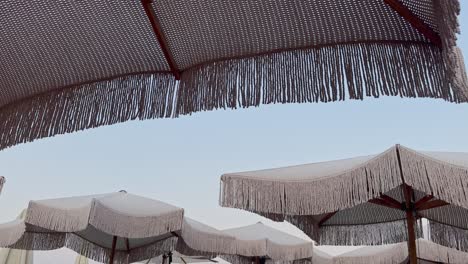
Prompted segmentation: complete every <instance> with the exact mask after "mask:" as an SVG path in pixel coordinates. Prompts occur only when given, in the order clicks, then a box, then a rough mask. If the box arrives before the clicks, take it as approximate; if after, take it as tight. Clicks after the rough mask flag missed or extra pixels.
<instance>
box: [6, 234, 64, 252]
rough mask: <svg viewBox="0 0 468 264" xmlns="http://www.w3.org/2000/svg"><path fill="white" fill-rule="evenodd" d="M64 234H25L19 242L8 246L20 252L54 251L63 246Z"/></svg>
mask: <svg viewBox="0 0 468 264" xmlns="http://www.w3.org/2000/svg"><path fill="white" fill-rule="evenodd" d="M65 238H66V236H65V233H43V232H25V233H24V234H23V236H22V237H21V239H20V240H18V241H17V242H16V243H14V244H10V245H8V247H9V248H13V249H21V250H54V249H59V248H62V247H63V246H64V245H65Z"/></svg>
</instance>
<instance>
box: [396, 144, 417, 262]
mask: <svg viewBox="0 0 468 264" xmlns="http://www.w3.org/2000/svg"><path fill="white" fill-rule="evenodd" d="M396 155H397V159H398V167H399V169H400V176H401V181H402V182H403V185H402V188H403V195H404V197H405V212H406V226H407V228H408V256H409V263H410V264H417V263H418V257H417V255H416V232H415V231H414V224H415V222H416V221H415V217H414V211H413V210H414V208H413V207H414V205H413V203H412V197H413V188H412V187H411V186H409V185H407V184H406V183H405V177H404V176H403V166H402V165H401V156H400V145H397V146H396Z"/></svg>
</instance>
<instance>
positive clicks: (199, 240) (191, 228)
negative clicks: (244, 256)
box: [176, 217, 236, 259]
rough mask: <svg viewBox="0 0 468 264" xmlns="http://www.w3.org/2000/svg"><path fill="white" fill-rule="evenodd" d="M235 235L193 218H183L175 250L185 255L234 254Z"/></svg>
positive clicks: (213, 255) (210, 255)
mask: <svg viewBox="0 0 468 264" xmlns="http://www.w3.org/2000/svg"><path fill="white" fill-rule="evenodd" d="M235 244H236V243H235V237H234V236H232V235H229V234H227V233H225V232H222V231H220V230H218V229H215V228H213V227H211V226H208V225H205V224H203V223H200V222H198V221H195V220H193V219H190V218H187V217H185V218H184V222H183V225H182V230H181V231H180V236H179V239H178V241H177V246H176V250H177V251H178V252H179V253H181V254H183V255H185V256H192V257H194V256H204V257H206V258H208V259H211V258H215V257H216V256H217V255H220V254H235V248H236V246H235Z"/></svg>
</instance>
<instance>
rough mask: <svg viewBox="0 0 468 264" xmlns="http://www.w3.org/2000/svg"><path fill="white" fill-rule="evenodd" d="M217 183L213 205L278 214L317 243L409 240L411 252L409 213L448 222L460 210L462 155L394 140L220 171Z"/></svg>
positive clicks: (467, 182)
mask: <svg viewBox="0 0 468 264" xmlns="http://www.w3.org/2000/svg"><path fill="white" fill-rule="evenodd" d="M221 182H222V191H221V196H220V197H221V205H223V206H226V207H234V208H240V209H245V210H248V211H252V212H256V213H259V214H261V215H264V216H267V217H269V218H271V219H273V220H284V219H286V220H288V221H290V222H292V223H293V224H295V225H297V226H298V227H299V228H301V229H302V230H303V231H304V232H306V233H307V234H308V235H309V236H311V237H312V238H314V239H316V240H317V241H318V242H320V243H321V244H332V245H365V244H370V245H376V244H386V243H394V242H401V241H405V240H409V241H410V242H412V245H410V250H411V251H412V252H413V253H415V244H414V241H415V238H416V236H417V231H415V229H417V227H416V226H415V217H416V218H423V217H424V218H428V219H430V220H434V221H438V222H439V223H442V224H444V225H451V226H452V225H454V223H453V222H454V221H453V219H459V218H458V217H459V216H463V217H465V218H466V216H468V213H467V212H468V210H467V204H468V203H467V201H468V200H467V199H468V196H467V195H466V194H467V193H468V192H467V191H468V190H467V189H468V153H447V152H416V151H414V150H411V149H408V148H405V147H402V146H399V145H397V146H395V147H392V148H391V149H389V150H387V151H385V152H383V153H381V154H378V155H372V156H365V157H358V158H351V159H346V160H338V161H330V162H321V163H313V164H307V165H300V166H292V167H286V168H278V169H270V170H261V171H253V172H240V173H232V174H225V175H223V176H222V178H221ZM457 216H458V217H457ZM405 219H406V221H405ZM459 222H460V221H459ZM433 235H434V234H433ZM413 257H415V256H413Z"/></svg>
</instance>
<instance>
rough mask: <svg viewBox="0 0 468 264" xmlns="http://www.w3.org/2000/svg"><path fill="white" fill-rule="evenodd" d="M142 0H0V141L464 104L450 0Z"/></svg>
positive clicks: (454, 6)
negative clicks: (197, 121) (177, 120)
mask: <svg viewBox="0 0 468 264" xmlns="http://www.w3.org/2000/svg"><path fill="white" fill-rule="evenodd" d="M150 2H151V1H149V0H141V1H130V0H125V1H112V2H108V1H90V0H85V1H60V2H50V1H33V2H31V1H13V0H5V1H1V2H0V23H1V24H2V25H3V26H2V27H1V28H0V34H1V35H2V36H3V38H2V43H1V45H0V71H1V72H2V76H1V77H0V123H1V124H2V126H1V128H0V149H3V148H6V147H10V146H13V145H16V144H18V143H23V142H29V141H32V140H35V139H38V138H43V137H49V136H53V135H56V134H63V133H69V132H73V131H77V130H83V129H88V128H93V127H98V126H102V125H110V124H115V123H118V122H124V121H127V120H133V119H148V118H163V117H177V116H179V115H186V114H191V113H193V112H197V111H206V110H213V109H218V108H239V107H250V106H258V105H261V104H270V103H305V102H331V101H338V100H345V99H347V98H349V99H363V98H365V97H380V96H384V95H386V96H400V97H430V98H441V99H444V100H447V101H450V102H457V103H460V102H466V101H468V99H467V98H468V95H467V94H466V92H467V91H468V89H467V85H466V83H467V78H466V73H465V69H464V64H463V58H462V56H461V52H460V51H459V50H458V48H457V47H456V34H457V32H458V31H459V29H458V22H457V16H458V14H459V11H460V6H459V1H458V0H369V1H354V0H344V1H339V2H337V1H328V0H317V1H300V0H293V1H267V0H260V1H231V0H230V1H203V0H195V1H183V0H160V1H154V3H150ZM405 14H406V15H405ZM409 21H412V22H409ZM415 21H416V22H415ZM414 23H416V24H417V25H415V24H414ZM421 28H423V29H421Z"/></svg>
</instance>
